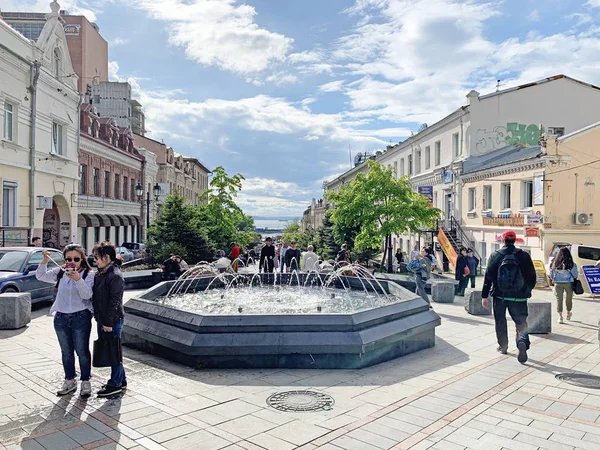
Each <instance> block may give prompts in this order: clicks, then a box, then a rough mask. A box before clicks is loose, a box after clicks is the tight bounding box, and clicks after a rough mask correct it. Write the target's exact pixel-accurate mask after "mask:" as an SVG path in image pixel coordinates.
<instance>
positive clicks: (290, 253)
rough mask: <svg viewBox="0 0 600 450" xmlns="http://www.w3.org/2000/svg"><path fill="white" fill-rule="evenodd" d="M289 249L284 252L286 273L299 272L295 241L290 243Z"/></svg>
mask: <svg viewBox="0 0 600 450" xmlns="http://www.w3.org/2000/svg"><path fill="white" fill-rule="evenodd" d="M290 245H291V246H290V248H288V250H287V252H285V266H286V267H287V271H288V273H292V272H293V271H294V270H295V271H296V272H299V271H300V257H301V253H300V250H298V249H297V248H296V241H292V242H291V243H290Z"/></svg>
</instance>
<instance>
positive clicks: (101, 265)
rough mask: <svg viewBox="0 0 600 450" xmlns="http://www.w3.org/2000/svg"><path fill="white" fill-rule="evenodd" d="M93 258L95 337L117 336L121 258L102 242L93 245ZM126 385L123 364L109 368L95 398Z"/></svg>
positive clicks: (120, 318)
mask: <svg viewBox="0 0 600 450" xmlns="http://www.w3.org/2000/svg"><path fill="white" fill-rule="evenodd" d="M93 254H94V260H95V261H96V266H97V267H98V272H97V273H96V276H95V280H94V291H93V296H92V303H93V305H94V317H95V319H96V322H98V338H99V339H112V338H113V337H117V338H120V337H121V331H122V329H123V317H124V311H123V290H124V288H125V282H124V280H123V274H122V273H121V270H120V269H119V266H120V265H121V263H122V260H121V259H119V258H117V251H116V249H115V246H114V245H113V244H111V243H110V242H102V243H100V244H98V245H96V246H95V247H94V250H93ZM125 387H127V379H126V378H125V369H124V368H123V363H122V362H120V363H119V364H117V365H115V366H112V367H111V372H110V380H108V382H107V383H106V384H105V385H104V386H103V387H102V389H100V390H99V391H98V397H111V396H113V395H116V394H119V393H120V392H121V391H122V390H123V388H125Z"/></svg>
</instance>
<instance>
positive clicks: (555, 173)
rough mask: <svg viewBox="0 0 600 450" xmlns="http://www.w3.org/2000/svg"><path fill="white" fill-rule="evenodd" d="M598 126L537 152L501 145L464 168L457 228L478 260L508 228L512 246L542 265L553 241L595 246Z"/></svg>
mask: <svg viewBox="0 0 600 450" xmlns="http://www.w3.org/2000/svg"><path fill="white" fill-rule="evenodd" d="M599 144H600V122H599V123H596V124H593V125H590V126H588V127H585V128H582V129H580V130H577V131H574V132H572V133H570V134H567V135H563V136H556V135H545V139H543V140H542V146H535V147H528V148H526V147H507V148H505V149H500V150H497V151H494V152H492V153H491V154H489V155H486V156H485V157H471V158H468V159H467V160H465V161H464V162H463V165H462V171H461V172H462V173H461V175H460V178H461V182H462V189H463V192H462V199H463V204H462V211H463V216H462V227H463V229H464V231H465V233H466V234H467V236H468V237H469V238H470V239H472V240H473V241H474V242H475V248H476V250H478V251H479V253H480V254H481V256H482V258H484V259H487V257H488V256H489V255H490V254H491V253H492V252H493V251H495V250H497V249H498V248H499V247H500V246H501V235H502V233H503V232H504V231H506V230H509V229H512V230H514V231H515V232H516V233H517V245H518V246H520V247H522V248H523V249H525V250H526V251H528V252H530V254H531V256H532V258H533V259H537V260H541V261H543V262H545V263H546V262H548V256H549V253H550V251H551V249H552V246H553V244H554V243H556V242H569V243H572V244H587V245H593V246H600V223H598V222H594V217H595V216H596V215H597V214H598V213H600V210H599V208H598V206H597V200H595V195H596V193H597V192H598V191H597V187H596V181H597V180H599V179H600V178H599V177H598V175H599V172H600V168H599V167H598V164H599V163H598V161H599V160H600V151H598V145H599Z"/></svg>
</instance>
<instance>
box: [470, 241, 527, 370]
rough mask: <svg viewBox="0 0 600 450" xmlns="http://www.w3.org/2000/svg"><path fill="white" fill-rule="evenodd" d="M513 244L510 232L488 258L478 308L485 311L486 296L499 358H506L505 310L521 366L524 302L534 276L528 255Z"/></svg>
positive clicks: (524, 352)
mask: <svg viewBox="0 0 600 450" xmlns="http://www.w3.org/2000/svg"><path fill="white" fill-rule="evenodd" d="M516 240H517V235H516V234H515V232H514V231H512V230H509V231H505V232H504V234H502V242H503V243H504V247H502V248H501V249H500V250H498V251H496V252H494V253H493V254H492V256H490V259H489V262H488V265H487V269H486V271H485V281H484V283H483V291H482V292H481V297H482V301H481V304H482V305H483V307H484V308H487V307H488V296H490V295H491V296H492V298H493V307H494V320H495V322H496V338H497V339H498V351H499V352H500V353H502V354H503V355H506V353H507V349H508V332H507V325H506V309H508V312H509V314H510V317H511V318H512V320H513V321H514V322H515V325H516V328H517V336H516V341H517V349H518V350H519V356H518V360H519V362H520V363H524V362H526V361H527V350H529V336H528V334H527V314H528V313H527V299H528V298H530V297H531V291H532V290H533V288H534V287H535V282H536V274H535V268H534V266H533V262H531V257H530V256H529V254H528V253H527V252H524V251H523V250H521V249H517V248H516V247H515V242H516Z"/></svg>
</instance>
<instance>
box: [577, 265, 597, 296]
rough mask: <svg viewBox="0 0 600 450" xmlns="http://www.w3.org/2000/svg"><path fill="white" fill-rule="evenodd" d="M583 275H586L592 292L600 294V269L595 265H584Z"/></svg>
mask: <svg viewBox="0 0 600 450" xmlns="http://www.w3.org/2000/svg"><path fill="white" fill-rule="evenodd" d="M581 268H582V269H583V276H584V277H585V279H586V281H587V283H588V286H589V287H590V292H591V293H592V294H594V295H596V294H600V269H597V268H596V267H594V266H582V267H581Z"/></svg>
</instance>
